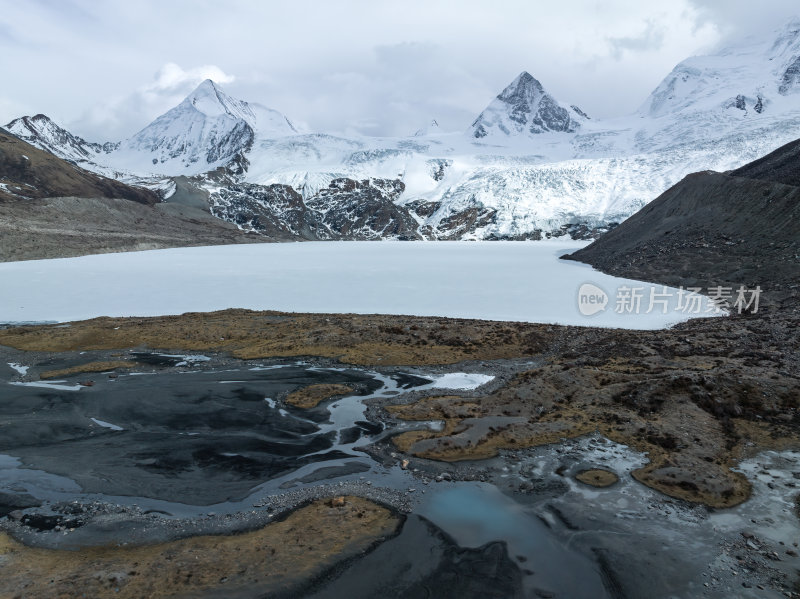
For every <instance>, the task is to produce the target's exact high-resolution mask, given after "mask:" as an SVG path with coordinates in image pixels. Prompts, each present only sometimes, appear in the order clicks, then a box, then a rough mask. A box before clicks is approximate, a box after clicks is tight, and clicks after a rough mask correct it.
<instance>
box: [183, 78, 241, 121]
mask: <svg viewBox="0 0 800 599" xmlns="http://www.w3.org/2000/svg"><path fill="white" fill-rule="evenodd" d="M183 104H187V105H190V106H192V107H193V108H194V109H195V110H197V111H198V112H201V113H203V114H204V115H206V116H208V117H212V118H215V117H219V116H223V115H228V116H230V117H231V118H238V119H241V120H243V121H246V122H248V124H254V123H255V118H256V117H255V114H253V111H252V110H251V109H250V106H249V105H248V104H247V102H242V101H241V100H236V99H235V98H232V97H231V96H229V95H227V94H226V93H225V92H223V91H222V89H220V87H219V86H217V84H216V83H214V82H213V81H212V80H211V79H206V80H205V81H203V82H202V83H201V84H200V85H198V86H197V87H196V88H195V90H194V91H193V92H192V93H191V94H189V95H188V96H186V99H185V100H184V101H183Z"/></svg>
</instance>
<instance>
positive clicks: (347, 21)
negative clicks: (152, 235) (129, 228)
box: [0, 0, 800, 140]
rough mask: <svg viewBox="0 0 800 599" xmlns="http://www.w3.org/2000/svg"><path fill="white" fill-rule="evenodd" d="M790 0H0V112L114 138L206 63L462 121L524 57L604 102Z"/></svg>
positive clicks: (323, 97) (370, 104) (317, 100)
mask: <svg viewBox="0 0 800 599" xmlns="http://www.w3.org/2000/svg"><path fill="white" fill-rule="evenodd" d="M798 11H800V9H798V8H797V0H762V1H761V2H759V3H758V6H757V7H755V5H754V4H753V2H752V0H672V1H671V2H640V1H637V0H605V1H603V2H599V1H598V0H562V1H561V2H550V3H542V2H530V0H506V1H504V2H496V1H493V0H461V2H459V3H452V2H444V1H438V2H437V1H435V0H434V1H433V2H432V1H431V0H404V1H403V2H368V1H366V0H340V1H338V2H318V1H316V0H294V1H293V2H291V3H278V2H252V1H248V0H229V2H227V3H219V2H211V1H206V0H203V1H200V2H198V1H197V0H170V1H169V2H164V0H139V1H138V2H136V3H132V2H128V1H125V0H107V1H104V2H95V1H94V0H69V2H55V1H53V0H39V1H37V2H24V3H22V2H19V1H18V0H0V72H2V73H3V89H2V90H0V96H2V97H3V98H5V99H6V104H5V105H4V104H3V103H0V119H4V120H0V122H7V121H8V120H10V119H11V118H14V117H16V116H20V115H19V114H18V113H10V112H9V110H11V107H12V106H22V107H25V108H26V110H27V111H29V112H44V113H45V114H48V115H49V116H51V117H52V118H54V119H56V120H58V121H60V122H62V123H64V124H67V125H70V126H73V127H74V128H75V132H76V133H78V134H80V135H83V136H84V137H86V138H87V139H97V140H104V139H119V138H122V137H127V136H129V135H131V134H133V133H135V131H136V129H137V127H141V126H143V125H145V124H146V123H147V122H148V120H150V119H152V118H153V117H154V116H156V115H157V114H159V113H161V112H163V111H165V110H167V109H168V108H170V107H171V106H172V105H174V104H175V103H177V102H178V101H180V100H181V99H182V97H184V96H185V95H186V94H187V93H188V92H189V91H191V88H192V87H193V86H194V85H196V84H197V83H199V82H200V81H202V79H204V78H211V79H214V80H215V81H218V82H220V83H222V84H223V85H225V86H226V91H228V92H229V93H231V94H232V95H234V96H236V97H239V98H241V99H243V100H248V101H255V102H260V103H262V104H265V105H267V106H270V107H272V108H275V109H277V110H280V111H281V112H283V113H285V114H286V115H287V116H288V117H289V118H290V119H292V120H293V121H300V122H306V123H308V126H309V127H310V128H312V129H315V130H331V131H346V130H348V129H352V128H359V129H361V130H363V131H364V132H366V133H373V134H381V133H384V134H385V133H405V132H409V131H414V130H415V129H417V128H419V127H421V126H422V125H423V124H424V123H426V122H427V121H428V120H429V119H430V118H437V119H438V120H439V121H440V123H441V124H442V127H443V128H445V129H460V128H466V127H467V126H468V124H469V121H470V120H471V119H472V118H474V117H475V116H476V115H477V114H478V112H480V111H481V110H482V109H483V108H484V107H485V106H486V104H487V103H488V102H489V101H490V100H491V99H492V98H493V97H494V96H495V95H496V94H497V93H499V92H500V91H501V90H502V89H503V87H504V86H505V85H507V84H508V83H509V82H510V81H511V80H512V79H513V78H514V77H515V76H516V75H517V74H519V72H520V71H523V70H527V71H529V72H530V73H531V74H532V75H534V76H535V77H537V78H538V79H540V80H541V81H542V83H543V84H544V85H545V87H546V88H547V89H548V90H549V91H550V92H551V93H553V94H554V95H555V96H556V97H557V98H559V99H560V100H562V101H564V102H567V103H575V104H577V105H579V106H581V107H582V108H583V109H584V110H586V111H587V112H588V113H589V114H590V115H592V116H614V115H621V114H625V113H628V112H630V111H632V110H634V109H635V108H636V107H638V106H639V104H640V103H641V102H642V101H644V99H645V98H646V96H647V94H648V93H650V91H651V90H652V89H653V88H655V86H656V85H658V83H659V82H660V80H661V79H662V78H663V77H665V76H666V75H667V74H668V73H669V71H670V70H671V69H672V68H673V67H674V65H675V64H676V63H678V62H679V61H681V60H683V59H684V58H686V57H687V56H690V55H692V54H696V53H698V52H703V51H705V50H707V49H709V48H711V47H713V46H715V45H716V44H718V43H719V42H720V40H721V39H723V38H725V37H726V36H729V35H733V34H737V35H742V34H743V33H746V32H748V31H753V32H756V33H764V32H767V31H769V30H770V29H771V28H774V27H777V26H780V25H781V24H782V22H785V19H786V15H788V14H790V13H792V12H798ZM19 23H24V24H25V26H24V27H21V26H19V25H18V24H19ZM195 65H204V66H195ZM229 73H235V74H236V75H237V76H236V78H235V79H234V78H233V77H232V76H231V75H229ZM9 102H10V103H11V104H9ZM4 106H5V107H4Z"/></svg>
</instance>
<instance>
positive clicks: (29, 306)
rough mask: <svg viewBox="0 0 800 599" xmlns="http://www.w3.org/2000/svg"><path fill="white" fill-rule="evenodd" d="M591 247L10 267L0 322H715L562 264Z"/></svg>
mask: <svg viewBox="0 0 800 599" xmlns="http://www.w3.org/2000/svg"><path fill="white" fill-rule="evenodd" d="M584 245H586V243H585V242H574V241H547V242H429V243H425V242H386V241H383V242H381V241H377V242H308V243H275V244H253V245H231V246H209V247H197V248H178V249H169V250H154V251H148V252H130V253H121V254H100V255H95V256H84V257H81V258H62V259H56V260H34V261H26V262H9V263H3V264H0V289H1V291H0V322H5V323H8V322H40V321H58V322H66V321H71V320H82V319H86V318H93V317H96V316H157V315H164V314H181V313H184V312H205V311H212V310H222V309H225V308H250V309H254V310H282V311H287V312H329V313H336V312H343V313H358V314H411V315H420V316H448V317H458V318H481V319H488V320H507V321H527V322H542V323H560V324H574V325H586V326H610V327H623V328H633V329H654V328H661V327H665V326H668V325H670V324H673V323H676V322H680V321H682V320H686V319H688V318H691V317H697V316H703V315H708V314H706V313H705V304H704V306H703V308H702V310H701V312H700V313H696V312H697V310H694V311H692V310H686V309H683V310H681V309H676V308H679V306H681V305H683V307H684V308H686V307H687V303H686V302H685V300H684V301H682V299H681V297H680V295H679V293H678V290H674V289H668V288H666V289H665V288H662V287H661V286H652V285H649V284H647V283H640V282H635V281H630V280H627V279H620V278H617V277H612V276H608V275H605V274H602V273H599V272H597V271H595V270H594V269H592V268H591V267H589V266H586V265H583V264H579V263H576V262H572V261H566V260H559V259H558V257H559V256H561V255H563V254H565V253H569V252H572V251H575V250H577V249H578V248H580V247H583V246H584ZM586 284H589V285H586ZM582 286H583V287H582ZM579 290H580V293H579ZM603 295H605V296H606V297H605V301H606V302H607V303H606V304H605V308H601V306H602V305H603ZM579 296H580V297H581V300H582V308H583V310H581V309H579ZM636 298H638V300H637V299H636ZM651 300H652V303H651ZM703 301H704V302H705V300H703ZM637 304H638V306H637ZM594 311H596V313H595V314H592V315H586V314H587V313H589V312H594Z"/></svg>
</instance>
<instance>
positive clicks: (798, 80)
mask: <svg viewBox="0 0 800 599" xmlns="http://www.w3.org/2000/svg"><path fill="white" fill-rule="evenodd" d="M798 86H800V56H797V57H796V58H795V59H794V60H793V61H792V62H791V63H789V66H788V67H786V70H785V71H784V72H783V76H782V77H781V84H780V87H778V91H779V92H780V93H781V94H783V95H786V94H788V93H789V92H791V91H793V90H795V89H797V87H798Z"/></svg>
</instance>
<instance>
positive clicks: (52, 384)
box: [9, 381, 83, 391]
mask: <svg viewBox="0 0 800 599" xmlns="http://www.w3.org/2000/svg"><path fill="white" fill-rule="evenodd" d="M66 382H67V381H48V382H45V381H33V382H31V383H9V385H19V386H20V387H42V388H43V389H55V390H57V391H80V390H81V389H83V386H82V385H64V384H62V383H66Z"/></svg>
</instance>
